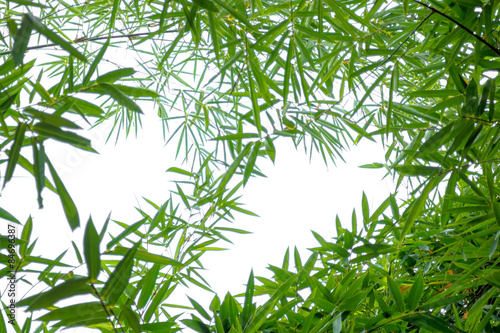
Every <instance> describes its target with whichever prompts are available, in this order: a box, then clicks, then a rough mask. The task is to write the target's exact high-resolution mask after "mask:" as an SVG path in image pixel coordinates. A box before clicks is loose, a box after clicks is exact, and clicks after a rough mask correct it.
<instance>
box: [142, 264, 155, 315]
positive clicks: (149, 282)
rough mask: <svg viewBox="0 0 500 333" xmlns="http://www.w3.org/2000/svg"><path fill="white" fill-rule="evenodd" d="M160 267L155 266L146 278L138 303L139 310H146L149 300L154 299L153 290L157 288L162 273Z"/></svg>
mask: <svg viewBox="0 0 500 333" xmlns="http://www.w3.org/2000/svg"><path fill="white" fill-rule="evenodd" d="M160 267H161V266H160V264H154V265H153V267H151V269H149V270H148V272H147V273H146V275H145V276H144V278H143V284H142V289H141V295H140V296H139V301H138V302H137V308H138V309H142V308H144V307H145V306H146V304H147V302H148V301H149V299H150V298H151V297H152V295H153V290H154V288H155V287H156V279H157V278H158V276H159V273H160Z"/></svg>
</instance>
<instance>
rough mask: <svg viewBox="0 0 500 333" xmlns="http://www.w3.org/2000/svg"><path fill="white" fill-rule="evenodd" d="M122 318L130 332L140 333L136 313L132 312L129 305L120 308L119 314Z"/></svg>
mask: <svg viewBox="0 0 500 333" xmlns="http://www.w3.org/2000/svg"><path fill="white" fill-rule="evenodd" d="M121 313H122V314H123V315H124V317H125V321H126V322H127V324H128V326H129V327H130V328H131V329H132V332H134V333H141V332H142V329H141V323H140V322H139V320H140V318H139V315H138V314H137V312H135V311H132V309H131V308H130V306H129V305H127V304H126V305H124V306H122V312H121Z"/></svg>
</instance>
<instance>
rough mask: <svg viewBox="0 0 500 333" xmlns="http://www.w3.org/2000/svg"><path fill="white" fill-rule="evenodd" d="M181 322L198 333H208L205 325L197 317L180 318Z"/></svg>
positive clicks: (208, 330)
mask: <svg viewBox="0 0 500 333" xmlns="http://www.w3.org/2000/svg"><path fill="white" fill-rule="evenodd" d="M181 322H182V323H183V324H184V325H186V326H187V327H189V328H191V329H193V330H194V331H196V332H199V333H210V329H209V328H208V326H207V325H205V324H204V323H203V322H201V321H199V320H197V319H181Z"/></svg>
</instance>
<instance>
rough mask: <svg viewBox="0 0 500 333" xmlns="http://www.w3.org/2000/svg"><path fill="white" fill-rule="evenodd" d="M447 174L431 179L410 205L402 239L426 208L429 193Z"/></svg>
mask: <svg viewBox="0 0 500 333" xmlns="http://www.w3.org/2000/svg"><path fill="white" fill-rule="evenodd" d="M444 176H445V175H441V176H437V177H434V178H432V179H431V180H429V182H428V183H427V185H426V186H425V187H424V189H423V191H422V193H421V194H420V196H419V197H418V198H417V199H415V201H414V202H413V203H412V205H411V206H409V207H408V209H407V210H408V215H407V216H406V222H405V224H404V226H403V230H402V231H401V241H403V240H404V238H405V236H406V234H408V232H409V231H410V229H411V227H413V224H414V223H415V219H416V218H417V216H418V215H419V214H420V212H421V211H422V209H423V208H424V205H425V201H426V200H427V197H428V196H429V193H430V192H431V191H432V190H433V189H434V188H435V187H436V186H437V185H438V184H439V183H440V182H441V180H442V179H443V178H444Z"/></svg>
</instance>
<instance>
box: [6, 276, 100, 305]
mask: <svg viewBox="0 0 500 333" xmlns="http://www.w3.org/2000/svg"><path fill="white" fill-rule="evenodd" d="M89 293H92V288H91V287H90V285H89V284H88V278H87V277H83V276H77V277H74V278H71V279H69V280H67V281H64V282H63V283H61V284H59V285H57V286H55V287H52V288H51V289H50V290H48V291H46V292H43V293H40V294H38V295H35V296H31V297H28V298H25V299H23V300H22V301H20V302H17V304H16V305H17V306H18V307H21V306H28V310H29V311H34V310H39V309H47V308H50V307H52V306H53V305H54V304H55V303H56V302H58V301H60V300H63V299H65V298H68V297H73V296H76V295H82V294H89Z"/></svg>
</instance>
